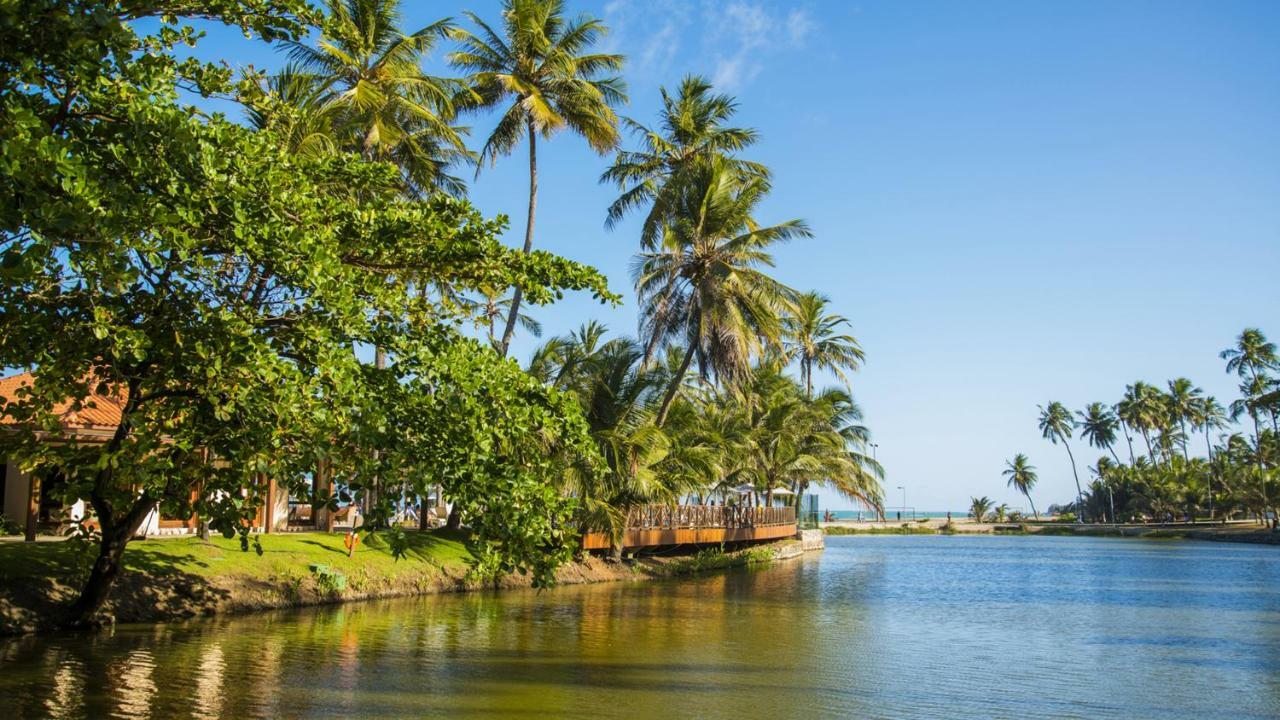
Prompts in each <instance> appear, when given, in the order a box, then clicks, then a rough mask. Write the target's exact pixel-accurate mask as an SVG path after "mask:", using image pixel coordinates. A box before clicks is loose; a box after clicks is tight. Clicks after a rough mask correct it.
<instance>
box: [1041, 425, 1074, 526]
mask: <svg viewBox="0 0 1280 720" xmlns="http://www.w3.org/2000/svg"><path fill="white" fill-rule="evenodd" d="M1074 427H1075V421H1073V420H1072V419H1071V411H1070V410H1067V407H1066V406H1065V405H1063V404H1062V403H1060V402H1051V403H1049V406H1048V407H1041V408H1040V435H1041V436H1042V437H1044V438H1045V439H1046V440H1048V441H1049V442H1051V443H1053V444H1054V445H1057V444H1058V442H1059V441H1061V442H1062V446H1063V447H1065V448H1066V449H1067V458H1069V459H1070V460H1071V475H1072V476H1073V477H1075V480H1076V499H1077V500H1078V501H1079V502H1080V505H1081V507H1083V506H1084V493H1083V492H1082V491H1081V489H1080V474H1079V473H1078V472H1076V458H1075V455H1073V454H1072V453H1071V444H1070V443H1068V442H1067V440H1069V439H1070V438H1071V431H1072V429H1073V428H1074ZM1078 521H1079V522H1084V518H1083V513H1082V517H1080V518H1078Z"/></svg>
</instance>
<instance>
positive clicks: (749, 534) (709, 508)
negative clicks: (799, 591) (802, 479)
mask: <svg viewBox="0 0 1280 720" xmlns="http://www.w3.org/2000/svg"><path fill="white" fill-rule="evenodd" d="M795 534H796V510H795V508H790V507H781V508H778V507H774V508H762V507H742V506H724V505H644V506H641V507H638V508H634V509H633V510H632V511H631V512H630V513H628V514H627V529H626V532H625V533H624V535H623V538H622V546H623V547H624V548H645V547H660V546H664V545H702V544H719V543H732V542H749V541H753V540H777V539H779V538H786V537H791V536H793V535H795ZM582 547H583V548H585V549H587V550H606V549H608V548H609V547H610V542H609V535H608V534H607V533H601V532H589V533H585V534H584V535H583V536H582Z"/></svg>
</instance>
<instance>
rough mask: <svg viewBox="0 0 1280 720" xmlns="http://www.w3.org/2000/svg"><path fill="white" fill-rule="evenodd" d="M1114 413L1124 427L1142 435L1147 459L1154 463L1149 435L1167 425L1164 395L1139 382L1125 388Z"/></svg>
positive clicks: (1154, 455) (1152, 387) (1166, 406)
mask: <svg viewBox="0 0 1280 720" xmlns="http://www.w3.org/2000/svg"><path fill="white" fill-rule="evenodd" d="M1116 413H1117V415H1119V417H1120V419H1121V420H1123V421H1124V422H1125V424H1126V425H1128V426H1129V427H1131V428H1133V429H1135V430H1137V431H1138V432H1140V433H1142V439H1143V441H1144V442H1145V443H1146V445H1147V457H1148V458H1150V459H1151V461H1152V462H1155V460H1156V452H1155V446H1154V445H1152V443H1151V433H1152V432H1159V431H1160V430H1161V428H1163V427H1164V426H1165V424H1166V423H1167V420H1168V415H1169V406H1168V404H1167V401H1166V400H1165V396H1164V393H1161V392H1160V390H1159V389H1158V388H1156V387H1154V386H1152V385H1150V384H1148V383H1145V382H1142V381H1141V380H1139V381H1138V382H1135V383H1134V384H1132V385H1128V386H1126V387H1125V394H1124V399H1122V400H1121V401H1120V402H1119V403H1118V404H1117V405H1116Z"/></svg>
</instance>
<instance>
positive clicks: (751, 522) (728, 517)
mask: <svg viewBox="0 0 1280 720" xmlns="http://www.w3.org/2000/svg"><path fill="white" fill-rule="evenodd" d="M795 522H796V509H795V508H793V507H752V506H749V505H641V506H639V507H634V508H632V509H631V510H630V511H629V512H628V513H627V529H628V530H650V529H681V528H750V527H768V526H774V525H794V524H795Z"/></svg>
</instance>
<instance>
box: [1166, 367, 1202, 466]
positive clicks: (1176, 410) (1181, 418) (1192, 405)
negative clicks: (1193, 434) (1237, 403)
mask: <svg viewBox="0 0 1280 720" xmlns="http://www.w3.org/2000/svg"><path fill="white" fill-rule="evenodd" d="M1167 397H1168V399H1169V403H1168V405H1169V415H1170V418H1171V419H1173V420H1174V421H1176V422H1177V423H1178V427H1179V429H1180V430H1181V445H1182V459H1183V460H1185V461H1186V462H1191V454H1190V453H1189V452H1188V451H1187V437H1188V436H1187V424H1188V423H1190V424H1191V425H1192V427H1194V426H1196V425H1197V424H1199V417H1198V416H1197V413H1198V412H1199V409H1200V402H1201V400H1203V399H1204V391H1203V390H1201V389H1200V388H1198V387H1196V386H1195V383H1193V382H1191V381H1190V380H1188V379H1187V378H1178V379H1176V380H1170V381H1169V394H1168V396H1167Z"/></svg>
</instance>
